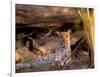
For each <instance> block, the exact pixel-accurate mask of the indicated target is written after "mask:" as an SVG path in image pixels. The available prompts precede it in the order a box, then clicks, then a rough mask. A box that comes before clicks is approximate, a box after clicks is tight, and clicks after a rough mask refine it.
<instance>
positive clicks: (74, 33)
mask: <svg viewBox="0 0 100 77" xmlns="http://www.w3.org/2000/svg"><path fill="white" fill-rule="evenodd" d="M93 49H94V15H93V9H92V8H69V7H56V6H37V5H21V4H17V5H16V51H15V52H16V60H15V62H16V72H17V73H21V72H39V71H52V70H71V69H88V68H94V50H93Z"/></svg>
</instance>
